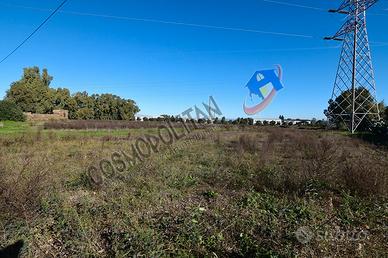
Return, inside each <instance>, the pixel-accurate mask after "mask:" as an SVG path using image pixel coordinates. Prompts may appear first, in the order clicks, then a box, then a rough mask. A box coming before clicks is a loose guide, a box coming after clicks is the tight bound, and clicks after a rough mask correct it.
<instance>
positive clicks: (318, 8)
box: [262, 0, 388, 16]
mask: <svg viewBox="0 0 388 258" xmlns="http://www.w3.org/2000/svg"><path fill="white" fill-rule="evenodd" d="M262 1H263V2H267V3H272V4H278V5H284V6H291V7H298V8H304V9H310V10H316V11H324V12H326V11H327V10H326V9H324V8H320V7H315V6H310V5H302V4H296V3H288V2H283V1H277V0H262ZM383 11H388V9H383ZM368 14H369V15H379V16H388V14H386V13H373V12H372V13H368Z"/></svg>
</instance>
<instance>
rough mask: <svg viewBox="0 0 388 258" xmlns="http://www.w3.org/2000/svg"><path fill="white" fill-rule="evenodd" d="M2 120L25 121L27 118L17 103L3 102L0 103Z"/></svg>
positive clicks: (0, 117) (0, 118)
mask: <svg viewBox="0 0 388 258" xmlns="http://www.w3.org/2000/svg"><path fill="white" fill-rule="evenodd" d="M0 120H10V121H25V120H26V116H25V115H24V114H23V111H22V110H21V108H20V107H18V106H17V105H16V104H15V103H13V102H11V101H8V100H2V101H0Z"/></svg>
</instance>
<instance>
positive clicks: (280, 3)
mask: <svg viewBox="0 0 388 258" xmlns="http://www.w3.org/2000/svg"><path fill="white" fill-rule="evenodd" d="M262 1H263V2H267V3H273V4H279V5H286V6H292V7H299V8H305V9H312V10H317V11H325V9H323V8H319V7H314V6H307V5H301V4H293V3H288V2H281V1H275V0H262Z"/></svg>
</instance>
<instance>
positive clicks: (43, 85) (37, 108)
mask: <svg viewBox="0 0 388 258" xmlns="http://www.w3.org/2000/svg"><path fill="white" fill-rule="evenodd" d="M51 80H52V77H51V76H50V75H48V73H47V70H46V69H43V72H42V74H41V73H40V70H39V68H38V67H31V68H24V72H23V76H22V78H21V79H20V80H19V81H16V82H13V83H12V84H11V88H10V89H9V90H8V91H7V95H6V100H9V101H12V102H14V103H15V104H16V105H18V106H19V107H20V108H21V109H22V110H23V111H24V112H33V113H42V114H45V113H49V112H51V111H52V109H53V105H52V98H53V92H52V90H51V89H50V88H49V85H50V83H51Z"/></svg>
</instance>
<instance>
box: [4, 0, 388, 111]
mask: <svg viewBox="0 0 388 258" xmlns="http://www.w3.org/2000/svg"><path fill="white" fill-rule="evenodd" d="M60 1H61V0H39V1H38V0H0V31H1V37H0V58H3V57H4V56H5V55H7V54H8V53H9V52H10V51H11V50H12V49H13V48H14V47H15V46H17V45H18V44H19V43H20V42H21V41H22V40H23V39H24V38H25V37H26V36H27V35H28V34H29V33H31V32H32V30H33V29H34V28H35V27H36V26H38V25H39V24H40V23H41V22H42V21H43V20H44V19H45V18H46V17H47V16H48V15H49V14H50V10H52V9H55V8H56V7H57V6H58V5H59V3H60ZM287 3H288V4H287ZM339 3H340V1H334V0H321V1H317V0H277V1H275V0H238V1H237V0H222V1H221V0H195V1H194V0H179V1H178V0H109V1H108V0H69V1H68V2H67V4H66V5H65V6H64V7H63V8H62V9H61V12H59V13H57V14H56V15H55V16H54V17H53V18H52V19H51V20H50V21H49V22H48V23H47V24H46V25H45V26H44V27H43V28H42V29H41V30H40V31H39V32H38V33H37V34H35V36H34V37H33V38H32V39H30V40H29V41H28V42H27V43H26V44H25V45H24V46H23V47H22V48H21V49H19V50H18V51H17V52H16V53H15V54H14V55H12V56H11V57H10V58H8V59H7V60H6V61H5V62H3V63H2V64H0V97H1V96H4V95H5V92H6V90H7V89H8V88H9V85H10V83H11V82H12V81H15V80H17V79H19V78H20V76H21V74H22V69H23V68H24V67H28V66H35V65H36V66H39V67H41V68H44V67H45V68H47V69H48V70H49V73H50V74H51V75H53V76H54V81H53V82H52V86H53V87H66V88H69V89H70V90H71V91H72V92H76V91H87V92H89V93H113V94H116V95H119V96H121V97H124V98H131V99H134V100H135V101H136V102H137V103H138V105H139V106H140V108H141V112H140V113H141V114H145V115H159V114H164V113H167V114H178V113H180V112H182V111H184V110H186V108H188V107H191V106H193V105H195V104H198V103H201V102H202V101H204V100H207V99H208V96H209V95H212V96H214V98H215V100H216V101H217V103H218V104H219V106H220V108H221V109H222V111H223V113H224V115H225V116H226V117H229V118H233V117H237V116H244V113H243V110H242V103H243V101H244V98H245V96H246V95H247V93H248V90H247V88H245V85H246V83H247V82H248V81H249V79H250V77H251V76H252V75H253V73H254V72H255V71H256V70H260V69H269V68H273V67H274V65H275V64H281V65H282V67H283V70H284V79H283V82H284V86H285V88H284V89H283V90H282V91H281V92H279V94H278V95H277V96H276V98H275V100H274V102H273V103H272V104H271V105H270V106H269V107H268V108H267V109H266V110H265V111H264V112H263V113H261V114H260V115H259V116H260V117H264V118H272V117H278V116H279V115H281V114H282V115H284V116H285V117H294V118H296V117H300V118H312V117H316V118H323V117H324V115H323V110H324V109H325V108H326V106H327V100H328V99H329V98H330V95H331V91H332V85H333V82H334V78H335V73H336V69H337V63H338V58H339V54H340V52H339V51H340V48H338V46H339V44H340V43H339V42H332V41H323V40H322V38H323V37H324V36H331V35H333V34H334V33H335V32H336V31H337V30H338V28H339V27H340V25H341V24H342V23H343V19H344V17H343V16H342V15H339V14H331V13H327V12H326V11H325V10H326V9H329V8H335V7H337V6H338V5H339ZM368 26H369V27H368V31H369V39H370V41H371V42H373V43H372V44H371V45H372V46H371V47H372V57H373V62H374V67H375V76H376V82H377V87H378V98H379V100H384V99H385V100H386V102H388V72H387V70H388V33H387V27H388V1H387V0H381V1H380V2H379V3H378V4H377V5H376V6H374V7H373V8H372V9H371V10H370V14H369V15H368Z"/></svg>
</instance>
